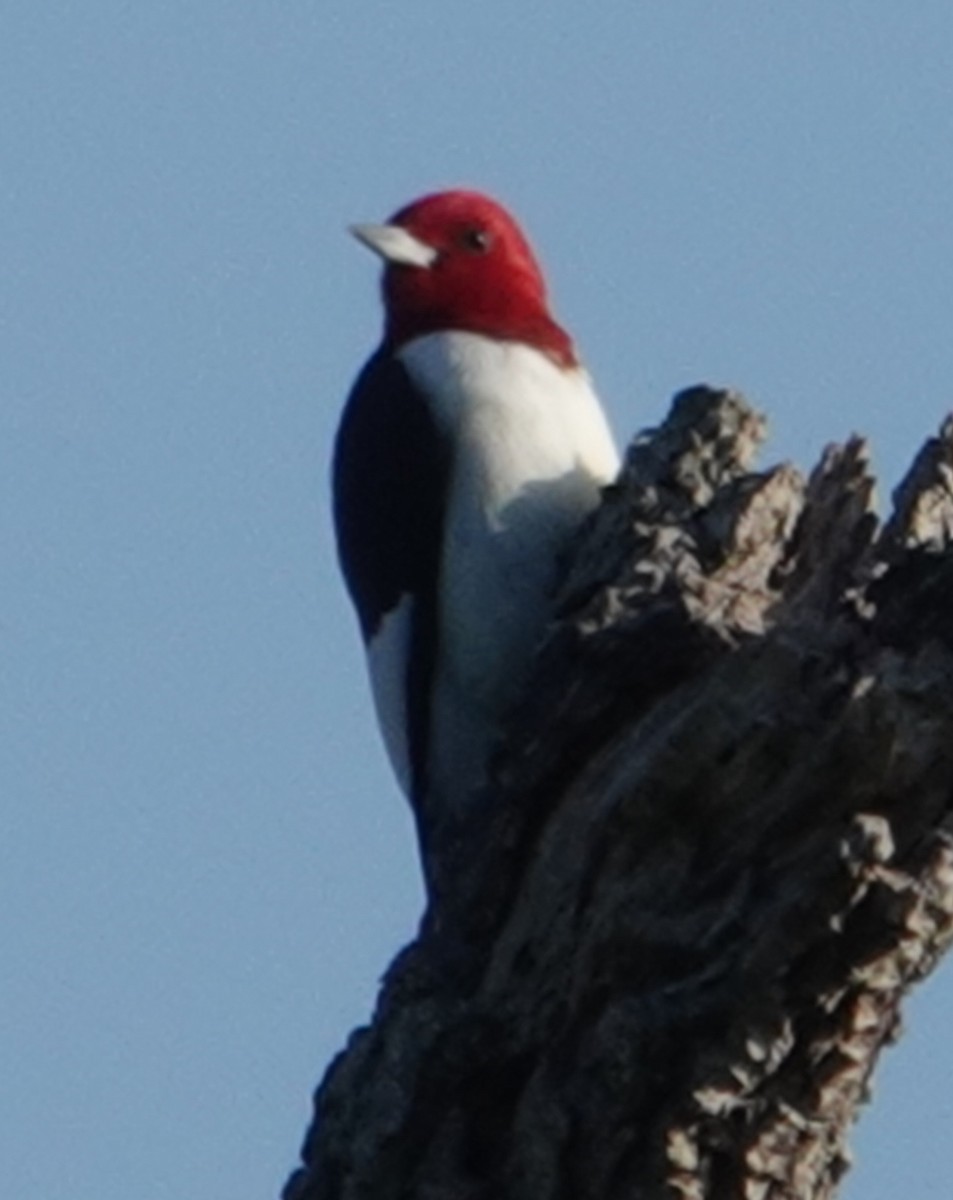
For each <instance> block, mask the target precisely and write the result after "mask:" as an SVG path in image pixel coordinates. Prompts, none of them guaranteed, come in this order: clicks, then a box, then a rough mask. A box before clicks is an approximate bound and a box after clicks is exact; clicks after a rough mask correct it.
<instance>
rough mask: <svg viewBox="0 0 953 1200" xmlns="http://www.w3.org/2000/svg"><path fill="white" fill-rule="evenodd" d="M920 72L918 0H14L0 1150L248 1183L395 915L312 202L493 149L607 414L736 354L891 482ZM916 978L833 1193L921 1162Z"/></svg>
mask: <svg viewBox="0 0 953 1200" xmlns="http://www.w3.org/2000/svg"><path fill="white" fill-rule="evenodd" d="M594 9H595V11H593V10H594ZM951 111H953V7H951V6H950V5H949V3H948V0H920V2H919V3H918V4H917V5H915V6H908V7H904V6H900V5H896V4H890V3H888V2H887V0H864V2H863V3H861V2H860V0H839V3H837V4H836V5H833V4H830V3H829V2H825V3H821V2H820V0H805V2H802V3H800V4H797V5H783V6H782V5H766V4H764V3H762V2H758V0H737V2H735V0H726V2H725V3H722V4H719V5H712V4H709V3H701V2H700V0H678V2H677V3H666V4H663V3H660V2H658V0H657V2H656V3H645V2H643V3H632V0H627V2H625V3H623V2H620V0H606V2H605V3H603V4H600V5H599V6H593V5H588V6H583V5H577V4H570V3H568V2H567V0H555V2H550V3H545V4H544V3H542V2H541V0H528V2H526V3H523V4H520V5H513V4H511V3H504V2H502V0H486V2H485V3H484V4H482V5H481V6H479V7H475V6H473V5H463V4H458V3H455V2H453V0H442V2H441V3H437V0H417V2H414V0H410V2H408V3H405V4H401V5H385V4H383V3H377V4H368V3H366V2H364V0H356V2H355V0H348V2H347V3H343V2H339V0H328V2H325V3H322V4H317V3H304V2H303V0H285V2H284V3H282V4H280V5H279V4H247V3H240V2H239V3H236V2H234V0H233V2H231V3H225V2H224V0H203V3H201V4H200V5H196V4H194V3H185V2H184V0H182V2H178V0H176V2H170V3H164V2H161V0H155V2H152V3H150V4H148V5H143V4H132V3H122V2H119V0H87V2H86V3H84V4H82V5H77V4H69V3H64V2H60V3H55V2H52V0H50V2H48V3H42V4H37V3H27V2H26V0H7V4H6V5H5V7H4V15H3V20H2V37H0V262H2V271H0V563H2V572H3V581H4V582H3V587H2V589H0V803H2V808H0V812H2V815H3V836H2V838H0V911H2V917H0V957H2V961H3V963H4V971H3V975H4V979H3V988H2V1001H0V1072H2V1075H3V1078H4V1080H5V1087H4V1089H3V1093H2V1096H0V1192H2V1194H4V1195H8V1196H27V1195H36V1196H42V1197H43V1198H44V1200H66V1198H67V1197H69V1200H75V1198H76V1197H85V1196H90V1197H92V1196H95V1197H96V1198H97V1200H120V1197H121V1198H122V1200H127V1198H128V1197H129V1196H130V1194H133V1195H135V1196H136V1197H137V1200H182V1197H190V1196H195V1197H199V1196H201V1197H203V1200H217V1198H221V1200H225V1198H226V1197H227V1198H232V1197H235V1196H260V1197H267V1196H273V1195H275V1194H276V1192H277V1191H278V1189H279V1187H280V1184H281V1182H282V1181H283V1179H284V1177H285V1174H286V1172H287V1171H288V1170H289V1169H290V1168H291V1167H292V1166H293V1165H294V1162H295V1157H296V1153H297V1148H298V1144H299V1141H300V1137H301V1135H302V1133H303V1131H304V1128H305V1124H306V1122H307V1119H308V1115H309V1105H310V1099H309V1097H310V1091H311V1089H312V1087H313V1085H314V1084H315V1083H316V1082H317V1080H318V1078H319V1076H320V1075H321V1073H322V1071H323V1069H324V1066H325V1065H326V1063H327V1061H328V1059H329V1058H330V1057H331V1055H332V1054H333V1053H335V1052H336V1050H337V1049H338V1048H339V1047H340V1046H341V1045H342V1044H343V1042H344V1039H345V1038H346V1036H347V1034H348V1032H349V1030H350V1029H351V1028H352V1027H353V1026H355V1025H356V1024H358V1023H360V1022H361V1021H363V1020H365V1019H366V1017H367V1015H368V1013H369V1009H370V1006H371V1004H372V1002H373V998H374V993H375V988H376V981H377V978H378V976H379V975H380V973H381V971H382V970H383V968H384V967H385V966H386V964H387V963H388V962H389V961H390V959H391V957H392V956H393V954H394V953H395V952H396V950H397V949H398V948H399V947H400V946H401V945H402V944H403V943H404V942H405V941H406V940H407V939H408V938H409V937H410V936H411V935H412V933H413V930H414V926H415V921H416V918H417V916H418V914H419V910H420V904H421V892H420V885H419V882H418V873H417V866H416V861H415V851H414V846H413V841H412V833H411V828H410V821H409V818H408V814H407V812H406V811H405V808H404V805H403V803H402V801H401V799H400V797H399V795H398V792H397V788H396V785H395V784H394V782H393V780H392V779H391V777H390V774H389V772H388V769H387V766H386V763H385V759H384V755H383V752H382V750H381V747H380V745H379V743H378V739H377V733H376V729H375V726H374V722H373V716H372V712H371V706H370V701H369V697H368V692H367V686H366V682H365V678H364V667H363V660H362V656H361V653H360V649H359V644H358V640H357V634H356V628H355V625H354V621H353V618H352V615H351V612H350V611H349V608H348V605H347V603H346V601H345V598H344V595H343V591H342V588H341V585H340V583H339V580H338V576H337V571H336V566H335V562H334V555H333V546H332V541H331V535H330V527H329V512H328V487H327V461H328V455H329V449H330V444H331V439H332V437H333V431H334V428H335V424H336V421H337V417H338V413H339V410H340V406H341V403H342V401H343V397H344V395H345V393H346V390H347V388H348V386H349V384H350V382H351V379H352V377H353V375H354V373H355V372H356V370H357V368H358V366H359V364H360V362H361V360H362V359H363V357H364V356H365V355H366V354H367V353H369V351H370V350H371V349H372V347H373V344H374V342H375V339H376V337H377V333H378V326H379V312H378V305H377V292H376V267H375V265H374V263H373V261H372V260H371V259H370V256H369V255H367V253H366V251H364V250H362V249H361V248H360V247H358V246H357V245H356V244H355V243H353V242H352V241H351V240H350V239H348V238H347V237H346V236H345V234H344V232H343V230H344V227H345V226H346V225H347V224H348V223H349V222H351V221H355V220H377V219H380V218H383V217H384V216H386V215H387V214H388V213H389V212H390V211H392V210H393V209H394V208H395V207H397V206H398V205H399V204H401V203H403V202H405V201H407V200H409V199H411V198H413V197H414V196H416V195H418V194H420V193H421V192H423V191H427V190H430V189H432V188H435V187H439V186H444V185H448V184H455V183H464V184H469V185H475V186H479V187H481V188H484V189H486V190H489V191H491V192H493V193H495V194H497V195H498V196H499V197H500V198H502V199H503V200H505V201H506V202H507V203H508V204H510V205H511V207H512V208H513V209H514V210H515V211H516V213H517V214H518V215H519V216H520V217H521V219H522V220H523V222H524V224H525V225H526V227H527V228H528V229H529V231H530V233H531V235H532V237H533V240H534V242H535V243H536V245H537V247H538V249H539V251H540V254H541V257H542V258H543V260H544V262H545V264H546V266H547V270H548V274H549V277H550V280H551V285H552V290H553V294H554V299H555V304H556V308H557V311H558V312H559V314H560V315H561V317H562V318H563V320H564V321H565V323H566V324H567V325H568V326H569V327H570V328H571V329H572V330H573V332H574V333H575V335H576V336H577V338H578V340H579V343H580V345H581V347H582V349H583V352H584V354H585V357H586V359H587V361H588V363H589V365H590V367H591V369H592V371H593V373H594V375H595V376H596V379H597V382H598V384H599V387H600V390H601V392H602V395H603V396H604V398H605V401H606V405H607V407H608V409H609V411H610V413H611V417H612V420H613V423H614V425H615V428H616V430H617V432H618V434H619V437H620V438H622V439H624V438H627V437H628V436H629V435H630V434H631V433H633V432H634V431H635V430H636V429H637V428H639V427H641V426H643V425H646V424H651V423H654V422H656V421H657V420H658V419H659V418H660V417H661V415H662V414H663V413H664V411H665V408H666V405H667V401H668V397H669V396H670V394H671V393H672V392H673V391H674V390H675V389H677V388H679V387H681V386H684V385H687V384H690V383H694V382H697V381H700V380H706V381H709V382H712V383H717V384H731V385H734V386H738V387H740V388H742V389H743V390H745V391H746V392H747V394H748V395H749V396H750V397H751V398H752V399H753V400H754V401H755V402H756V403H758V404H759V405H760V406H761V407H763V408H764V409H766V410H767V411H768V413H769V414H770V418H771V423H772V429H773V442H772V445H771V448H770V451H769V454H768V455H767V457H769V458H779V457H791V458H793V459H795V460H796V461H798V462H800V463H801V464H802V465H808V464H809V463H810V462H811V460H812V458H813V457H814V456H816V454H817V453H818V451H819V449H820V448H821V447H822V446H823V445H824V444H825V443H826V442H828V441H830V440H832V439H839V438H843V437H844V436H845V435H847V434H849V433H850V432H851V431H853V430H859V431H862V432H864V433H867V434H869V435H870V436H871V438H872V439H873V443H874V454H875V460H876V463H877V465H878V466H879V468H880V470H881V472H882V476H883V478H884V481H885V484H886V486H887V489H888V490H889V486H890V485H892V484H893V483H895V482H896V480H897V478H898V477H899V475H900V473H901V471H902V470H903V468H904V465H905V463H906V462H907V460H908V459H909V457H910V455H911V453H912V452H913V450H914V449H915V448H916V446H917V445H918V443H919V442H920V441H921V440H922V439H923V437H924V436H926V435H927V434H929V433H931V432H932V431H933V430H934V429H935V428H936V426H937V425H938V424H939V422H940V420H941V419H942V417H943V415H944V413H945V412H946V411H947V409H949V408H951V407H953V388H951V385H950V380H951V378H953V339H951V336H950V313H951V307H953V233H951V216H950V213H951V206H950V196H951V195H953V153H951V152H953V121H951V119H950V114H951ZM951 1000H953V982H951V980H950V978H949V970H948V969H947V970H946V971H945V972H941V973H940V975H939V976H938V977H937V978H936V979H934V980H933V981H931V983H930V984H929V985H927V987H926V988H925V989H924V990H923V992H922V993H921V994H920V995H919V996H918V997H917V998H916V1001H915V1002H914V1004H912V1005H911V1007H910V1024H911V1031H910V1035H909V1036H908V1038H907V1039H906V1040H905V1041H904V1042H903V1043H902V1044H901V1047H900V1048H899V1049H898V1050H896V1051H893V1052H891V1053H890V1054H889V1055H888V1059H887V1061H886V1063H885V1065H884V1069H883V1070H882V1071H881V1073H880V1076H879V1085H878V1088H877V1093H878V1102H877V1104H876V1105H875V1107H874V1108H873V1109H872V1110H871V1111H870V1112H869V1113H868V1114H867V1115H866V1117H865V1118H864V1120H863V1122H862V1124H861V1127H860V1129H859V1131H858V1136H857V1138H856V1140H855V1148H856V1151H857V1157H858V1160H859V1165H858V1168H857V1170H856V1172H855V1174H854V1176H853V1177H852V1179H851V1181H850V1183H849V1185H848V1186H847V1188H846V1190H845V1193H844V1194H845V1195H846V1196H847V1197H848V1200H852V1198H853V1200H860V1197H863V1198H864V1200H886V1198H887V1197H892V1196H895V1195H896V1194H897V1193H898V1191H899V1190H900V1189H901V1188H903V1189H904V1190H905V1191H906V1192H911V1193H912V1194H916V1195H929V1194H938V1195H939V1194H944V1193H945V1192H946V1191H947V1190H948V1176H949V1171H950V1168H951V1165H953V1151H951V1149H950V1145H949V1129H950V1128H951V1118H953V1050H951V1049H950V1046H949V1039H948V1036H947V1030H948V1019H947V1014H948V1011H949V1006H950V1003H951Z"/></svg>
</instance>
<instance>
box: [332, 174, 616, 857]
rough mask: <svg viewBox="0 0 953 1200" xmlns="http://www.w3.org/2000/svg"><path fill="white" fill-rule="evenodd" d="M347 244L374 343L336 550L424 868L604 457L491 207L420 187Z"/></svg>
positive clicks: (505, 704) (498, 721) (346, 427)
mask: <svg viewBox="0 0 953 1200" xmlns="http://www.w3.org/2000/svg"><path fill="white" fill-rule="evenodd" d="M350 232H351V233H352V234H353V235H354V237H356V238H357V239H358V241H359V242H361V243H363V245H364V246H366V247H368V248H369V249H370V250H372V251H373V252H374V253H375V254H376V255H377V256H379V258H380V259H382V260H383V274H382V279H381V290H382V297H383V306H384V331H383V338H382V341H381V343H380V345H379V347H378V348H377V350H376V351H375V352H374V353H373V354H372V355H371V357H370V358H369V360H368V361H367V363H366V364H365V365H364V367H363V369H362V370H361V371H360V373H359V375H358V377H357V380H356V382H355V384H354V386H353V388H352V390H351V392H350V394H349V396H348V398H347V401H346V404H345V407H344V410H343V414H342V416H341V420H340V425H339V427H338V431H337V436H336V439H335V445H334V452H333V462H332V490H333V516H334V525H335V533H336V542H337V551H338V558H339V562H340V566H341V570H342V573H343V576H344V580H345V583H346V586H347V590H348V592H349V593H350V597H351V600H352V602H353V604H354V607H355V609H356V611H357V617H358V621H359V624H360V631H361V634H362V637H363V640H364V644H365V649H366V653H367V660H368V670H369V675H370V681H371V690H372V693H373V698H374V704H375V708H376V711H377V718H378V722H379V725H380V728H381V732H382V735H383V740H384V744H385V746H386V749H387V752H388V755H389V758H390V761H391V764H392V766H393V769H394V772H395V774H396V776H397V779H398V781H399V783H400V785H401V787H402V789H403V791H404V792H405V793H406V795H407V796H408V798H409V799H410V802H411V806H412V808H413V809H414V812H415V814H416V816H417V824H418V834H419V837H420V841H421V846H422V854H423V857H424V858H425V859H426V842H427V835H428V832H429V831H431V830H432V828H433V827H434V826H435V825H437V824H440V823H441V822H446V821H447V820H453V819H456V818H458V817H459V816H460V815H461V814H462V813H463V812H465V811H467V809H468V807H469V806H470V805H472V803H473V802H474V799H473V798H474V797H475V796H477V795H478V794H479V793H480V791H481V788H483V787H484V786H485V784H486V783H487V778H488V764H489V758H490V755H491V752H492V751H493V749H494V747H495V745H496V742H497V741H498V739H499V738H500V736H501V733H502V732H503V730H504V728H505V723H506V718H507V715H508V714H509V712H510V711H511V709H512V707H513V705H514V703H515V702H516V700H517V699H518V698H519V695H520V690H521V688H522V687H523V686H524V685H525V683H526V680H527V675H528V672H529V668H530V664H531V662H532V659H533V657H534V654H535V651H536V649H537V648H538V646H539V643H540V641H541V638H542V635H543V633H544V631H545V629H546V626H547V623H548V621H549V619H550V616H551V606H552V597H553V590H554V587H555V585H556V583H557V576H558V569H559V564H560V560H561V556H562V555H563V554H564V552H565V550H566V548H567V546H568V544H569V542H570V541H571V539H572V537H573V535H574V533H575V532H576V530H577V529H578V528H579V526H580V524H581V522H582V521H583V519H584V518H585V517H586V515H587V514H588V513H590V512H591V511H592V510H593V509H594V508H595V507H596V506H597V505H598V503H599V500H600V496H601V492H602V489H603V488H604V487H605V486H606V485H608V484H610V483H611V482H612V481H613V480H614V479H615V477H616V475H617V473H618V469H619V455H618V451H617V449H616V445H615V442H614V440H613V437H612V433H611V431H610V428H609V424H608V421H607V419H606V416H605V413H604V411H603V408H602V405H601V404H600V402H599V400H598V398H597V396H596V393H595V391H594V389H593V385H592V382H591V380H590V377H589V374H588V372H587V371H586V369H585V368H584V366H583V365H582V362H581V360H580V358H579V355H578V352H577V350H576V347H575V344H574V342H573V341H572V339H571V338H570V336H569V334H568V333H567V332H566V331H565V329H563V327H562V326H561V325H560V324H559V323H558V322H557V321H556V319H555V318H554V316H553V315H552V313H551V311H550V307H549V301H548V298H547V288H546V283H545V280H544V277H543V273H542V270H541V268H540V266H539V263H538V261H537V258H536V256H535V254H534V252H533V250H532V248H531V246H530V243H529V242H528V240H527V238H526V236H525V235H524V233H523V231H522V230H521V228H520V226H519V225H518V224H517V222H516V220H515V219H514V217H512V216H511V215H510V213H509V212H508V211H507V210H506V209H505V208H504V207H503V206H502V205H501V204H500V203H498V202H497V201H495V200H494V199H492V198H490V197H489V196H487V195H484V194H483V193H481V192H477V191H472V190H468V189H453V190H448V191H440V192H434V193H431V194H428V195H425V196H423V197H421V198H420V199H417V200H415V201H413V202H412V203H410V204H407V205H406V206H404V207H403V208H401V209H400V210H399V211H397V212H396V213H395V214H394V215H393V216H392V217H391V218H390V219H389V220H388V221H387V222H386V223H385V224H361V225H353V226H351V227H350ZM425 873H426V863H425Z"/></svg>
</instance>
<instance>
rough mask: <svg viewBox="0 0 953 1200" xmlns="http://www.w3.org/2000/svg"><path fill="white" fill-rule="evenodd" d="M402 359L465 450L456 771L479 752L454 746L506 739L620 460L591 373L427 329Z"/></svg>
mask: <svg viewBox="0 0 953 1200" xmlns="http://www.w3.org/2000/svg"><path fill="white" fill-rule="evenodd" d="M400 357H401V359H402V360H403V362H404V364H405V366H406V367H407V370H408V371H409V373H410V375H411V377H412V379H413V381H414V382H415V383H416V384H417V386H418V387H419V388H420V389H421V390H422V391H423V392H424V393H425V394H426V395H427V397H428V398H429V400H430V403H431V405H432V411H433V413H434V416H435V418H436V420H437V422H438V424H439V425H440V427H441V429H442V430H443V431H444V432H445V434H446V435H447V437H448V439H449V441H450V444H451V446H452V447H453V465H452V469H451V480H450V494H449V496H448V507H447V518H446V524H445V529H444V544H443V554H442V562H441V582H440V596H441V609H440V619H441V628H440V650H439V660H438V679H437V694H436V703H435V707H434V721H435V728H434V730H433V735H434V739H435V743H434V751H435V753H436V754H437V756H438V758H446V759H448V764H447V770H449V771H451V772H453V771H455V770H456V768H455V767H454V762H457V763H459V762H462V761H464V760H466V759H467V758H468V755H467V754H466V753H465V752H464V747H463V746H462V745H460V744H455V743H459V742H460V739H461V738H462V739H464V740H465V741H466V742H467V743H471V742H472V741H473V740H474V738H476V739H477V740H485V738H486V737H492V736H493V735H495V732H496V727H497V725H498V723H499V719H500V717H501V716H503V715H504V714H505V711H506V709H507V707H508V706H509V705H510V704H511V703H512V701H513V700H514V698H515V696H516V694H517V693H518V691H519V688H520V686H521V684H522V683H523V681H524V678H525V673H526V669H527V667H528V665H529V662H530V659H531V657H532V654H533V652H534V650H535V648H536V646H537V644H538V642H539V639H540V636H541V634H542V632H543V630H544V628H545V625H546V621H547V618H548V612H549V601H550V597H551V592H552V588H553V585H554V583H555V571H556V567H557V560H558V558H559V555H560V553H561V552H562V550H563V549H564V547H565V546H566V543H567V540H568V539H569V538H570V537H571V535H572V533H573V532H574V531H575V529H576V528H577V527H578V525H579V523H580V521H581V520H582V518H583V517H584V516H585V515H586V514H587V513H588V512H589V511H590V510H591V509H592V508H593V507H594V506H595V505H596V504H597V503H598V499H599V489H600V488H601V487H602V486H603V485H605V484H606V483H608V482H610V481H611V480H612V479H613V478H614V477H615V475H616V473H617V471H618V467H619V458H618V454H617V452H616V449H615V445H614V443H613V440H612V436H611V434H610V432H609V428H608V425H607V424H606V420H605V416H604V414H603V412H602V408H601V406H600V404H599V401H598V400H597V398H596V396H595V393H594V392H593V390H592V386H591V384H590V381H589V377H588V375H587V374H586V372H585V371H583V370H581V369H572V370H566V369H564V368H561V367H559V366H558V365H557V364H556V363H554V362H553V361H552V360H551V359H550V358H549V357H548V356H547V355H545V354H543V353H541V352H540V351H538V350H534V349H532V348H531V347H529V346H525V345H521V344H520V343H517V342H499V341H496V340H494V339H491V338H486V337H482V336H480V335H477V334H471V333H437V334H429V335H427V336H425V337H421V338H418V339H416V340H414V341H412V342H410V343H408V344H407V345H406V346H404V347H403V348H402V349H401V351H400ZM461 706H462V707H463V708H464V709H466V710H467V711H466V713H465V714H464V715H460V714H459V713H458V716H457V717H454V716H453V713H454V712H455V711H456V710H458V709H459V708H460V707H461ZM448 714H449V715H448ZM448 723H449V725H450V726H452V728H448V727H447V725H448ZM441 725H443V726H444V727H443V728H441ZM464 726H465V727H466V732H465V733H464V732H463V727H464ZM455 730H458V731H459V732H458V733H455V732H454V731H455ZM486 749H487V747H485V746H484V747H482V750H481V749H479V748H477V749H473V750H472V753H471V755H470V756H469V757H471V758H472V757H474V756H475V757H476V758H477V759H478V758H479V756H480V754H481V753H482V754H485V752H486ZM468 769H472V768H468ZM432 773H433V772H432Z"/></svg>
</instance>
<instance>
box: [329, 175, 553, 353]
mask: <svg viewBox="0 0 953 1200" xmlns="http://www.w3.org/2000/svg"><path fill="white" fill-rule="evenodd" d="M352 232H353V233H354V234H355V236H356V237H358V238H359V239H360V240H361V241H362V242H364V243H365V244H366V245H368V246H369V247H370V248H371V249H372V250H374V251H375V252H376V253H378V254H379V255H380V256H381V257H382V258H383V259H384V262H385V268H384V280H383V291H384V307H385V310H386V324H385V331H384V336H385V340H386V341H387V342H389V343H390V344H391V345H400V344H401V343H403V342H407V341H409V340H410V339H411V338H414V337H419V336H420V335H422V334H425V333H436V332H438V331H442V330H451V329H453V330H464V331H466V332H469V333H482V334H486V335H487V336H488V337H494V338H500V339H504V340H508V341H520V342H526V343H528V344H529V345H532V346H536V347H537V348H538V349H540V350H544V351H546V352H547V353H548V354H551V355H552V356H553V357H554V358H556V359H558V360H559V361H560V362H561V363H563V364H564V365H566V366H571V365H574V364H575V363H576V357H575V353H574V351H573V346H572V342H571V341H570V339H569V336H568V334H567V333H566V332H565V331H564V330H563V329H562V328H561V327H560V326H559V325H558V324H557V323H556V321H555V320H554V319H553V318H552V316H551V315H550V313H549V308H548V306H547V303H546V284H545V281H544V279H543V275H542V272H541V270H540V268H539V264H538V263H537V262H536V258H535V257H534V255H533V251H532V249H531V248H530V245H529V243H528V242H527V240H526V238H525V237H524V236H523V232H522V230H521V229H520V227H519V226H518V225H517V224H516V222H515V221H514V220H513V218H512V217H511V216H510V214H509V213H508V212H507V211H506V210H505V209H504V208H502V207H501V206H500V205H499V204H497V203H496V201H495V200H491V199H490V198H489V197H488V196H484V195H481V194H480V193H479V192H468V191H452V192H437V193H434V194H433V195H430V196H424V197H422V198H421V199H420V200H415V201H414V202H413V203H412V204H408V205H407V206H406V208H402V209H401V210H400V211H399V212H397V213H395V214H394V216H393V217H392V218H391V219H390V221H389V222H388V223H387V224H386V225H358V226H355V227H354V228H353V229H352Z"/></svg>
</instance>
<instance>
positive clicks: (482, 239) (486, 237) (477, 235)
mask: <svg viewBox="0 0 953 1200" xmlns="http://www.w3.org/2000/svg"><path fill="white" fill-rule="evenodd" d="M460 241H461V243H462V245H463V246H465V247H466V249H467V250H470V251H471V252H472V253H474V254H486V252H487V250H489V248H490V245H491V244H492V242H493V239H492V237H491V236H490V234H489V233H488V231H487V230H485V229H477V228H473V229H465V230H464V232H463V234H462V236H461V238H460Z"/></svg>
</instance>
